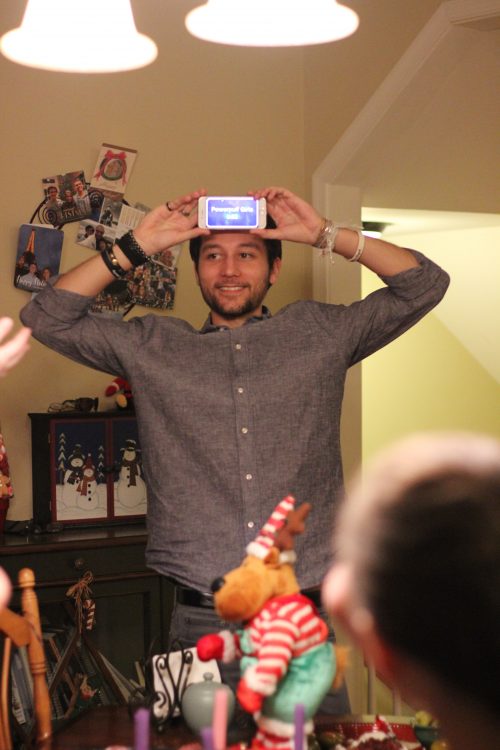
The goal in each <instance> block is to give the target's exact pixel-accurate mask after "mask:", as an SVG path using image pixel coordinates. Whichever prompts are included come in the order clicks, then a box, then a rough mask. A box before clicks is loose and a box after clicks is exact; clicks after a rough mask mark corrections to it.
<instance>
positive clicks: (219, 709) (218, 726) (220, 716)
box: [212, 689, 228, 750]
mask: <svg viewBox="0 0 500 750" xmlns="http://www.w3.org/2000/svg"><path fill="white" fill-rule="evenodd" d="M227 700H228V694H227V690H225V689H219V690H217V691H216V693H215V700H214V713H213V719H212V729H213V741H214V750H225V747H226V735H227Z"/></svg>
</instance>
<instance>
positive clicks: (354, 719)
mask: <svg viewBox="0 0 500 750" xmlns="http://www.w3.org/2000/svg"><path fill="white" fill-rule="evenodd" d="M387 718H388V720H389V722H390V724H391V726H392V727H393V729H394V731H395V734H396V735H397V737H398V738H399V739H400V740H402V741H403V742H404V745H405V747H406V748H412V750H422V748H421V746H420V745H419V743H418V741H417V740H416V737H415V735H414V734H413V730H412V728H411V719H410V718H409V717H396V716H394V717H387ZM374 719H375V717H374V716H361V715H359V716H355V715H352V716H345V717H332V716H316V717H315V719H314V724H315V732H316V733H320V732H321V731H324V730H326V729H328V730H332V729H333V730H338V729H339V728H340V727H339V726H338V725H339V724H341V725H342V728H343V730H344V732H345V734H346V737H352V738H357V737H359V735H360V733H361V732H362V731H366V730H367V729H368V728H369V727H370V725H371V723H372V722H373V720H374ZM346 722H347V723H348V725H349V726H350V728H351V730H352V731H346ZM228 739H229V737H228ZM197 742H199V738H198V737H196V736H195V735H193V734H192V733H191V732H190V731H189V729H188V728H187V727H186V725H185V724H184V723H183V721H182V719H174V720H173V721H172V722H171V723H170V724H169V725H168V726H167V728H166V729H165V731H164V732H163V733H162V734H159V733H158V732H156V731H154V730H152V731H151V737H150V750H166V749H168V750H179V748H180V747H181V746H182V745H187V744H191V743H197ZM113 745H115V746H122V747H125V748H130V749H132V748H133V747H134V722H133V719H132V717H131V715H130V713H129V710H128V708H127V707H126V706H97V707H95V708H92V709H90V710H89V711H87V712H85V713H83V714H81V715H80V716H78V717H77V718H76V719H75V720H74V721H72V722H70V724H69V725H66V726H65V727H64V728H63V729H61V730H60V731H58V732H56V733H55V735H54V737H53V738H52V741H51V744H50V745H49V746H47V747H45V746H44V747H43V748H40V749H39V750H104V748H108V747H111V746H113Z"/></svg>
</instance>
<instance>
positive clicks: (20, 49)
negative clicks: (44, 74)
mask: <svg viewBox="0 0 500 750" xmlns="http://www.w3.org/2000/svg"><path fill="white" fill-rule="evenodd" d="M0 50H1V51H2V53H3V54H4V55H5V57H7V58H9V60H12V61H13V62H16V63H21V65H29V66H30V67H33V68H43V69H45V70H56V71H66V72H68V73H115V72H117V71H120V70H132V69H134V68H142V67H143V66H144V65H149V63H151V62H153V60H154V59H155V58H156V56H157V54H158V49H157V47H156V44H155V43H154V42H153V41H152V40H151V39H150V38H149V37H147V36H145V35H144V34H139V32H138V31H137V29H136V26H135V22H134V16H133V14H132V8H131V7H130V0H28V4H27V6H26V10H25V11H24V17H23V21H22V24H21V26H20V27H19V28H17V29H13V30H12V31H9V32H7V34H4V35H3V37H2V38H1V40H0Z"/></svg>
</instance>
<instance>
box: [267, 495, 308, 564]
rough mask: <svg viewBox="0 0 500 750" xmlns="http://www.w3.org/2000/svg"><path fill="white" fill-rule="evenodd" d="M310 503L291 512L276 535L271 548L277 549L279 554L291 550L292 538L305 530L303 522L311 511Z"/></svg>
mask: <svg viewBox="0 0 500 750" xmlns="http://www.w3.org/2000/svg"><path fill="white" fill-rule="evenodd" d="M311 507H312V506H311V503H302V505H300V506H299V507H298V508H297V510H291V511H290V512H289V513H288V515H287V517H286V521H285V524H284V526H282V527H281V529H280V530H279V531H278V532H277V533H276V536H275V537H274V542H273V546H274V547H277V548H278V549H279V550H280V552H283V551H284V550H290V549H293V538H294V536H298V534H302V533H303V532H304V530H305V528H306V525H305V523H304V521H305V520H306V518H307V516H308V515H309V511H310V510H311Z"/></svg>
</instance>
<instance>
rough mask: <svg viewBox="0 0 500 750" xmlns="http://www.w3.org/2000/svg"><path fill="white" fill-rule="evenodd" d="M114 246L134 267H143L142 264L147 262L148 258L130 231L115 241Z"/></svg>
mask: <svg viewBox="0 0 500 750" xmlns="http://www.w3.org/2000/svg"><path fill="white" fill-rule="evenodd" d="M116 244H117V245H118V247H119V248H120V250H121V251H122V253H123V254H124V255H125V257H126V258H127V259H128V260H129V261H130V262H131V263H132V265H133V266H134V267H137V266H142V265H144V263H146V261H148V260H149V256H148V255H146V253H145V252H144V250H143V249H142V247H141V246H140V245H139V243H138V242H137V240H136V239H135V237H134V233H133V232H132V230H130V232H127V233H126V234H124V235H123V236H122V237H120V238H119V239H117V240H116Z"/></svg>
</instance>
